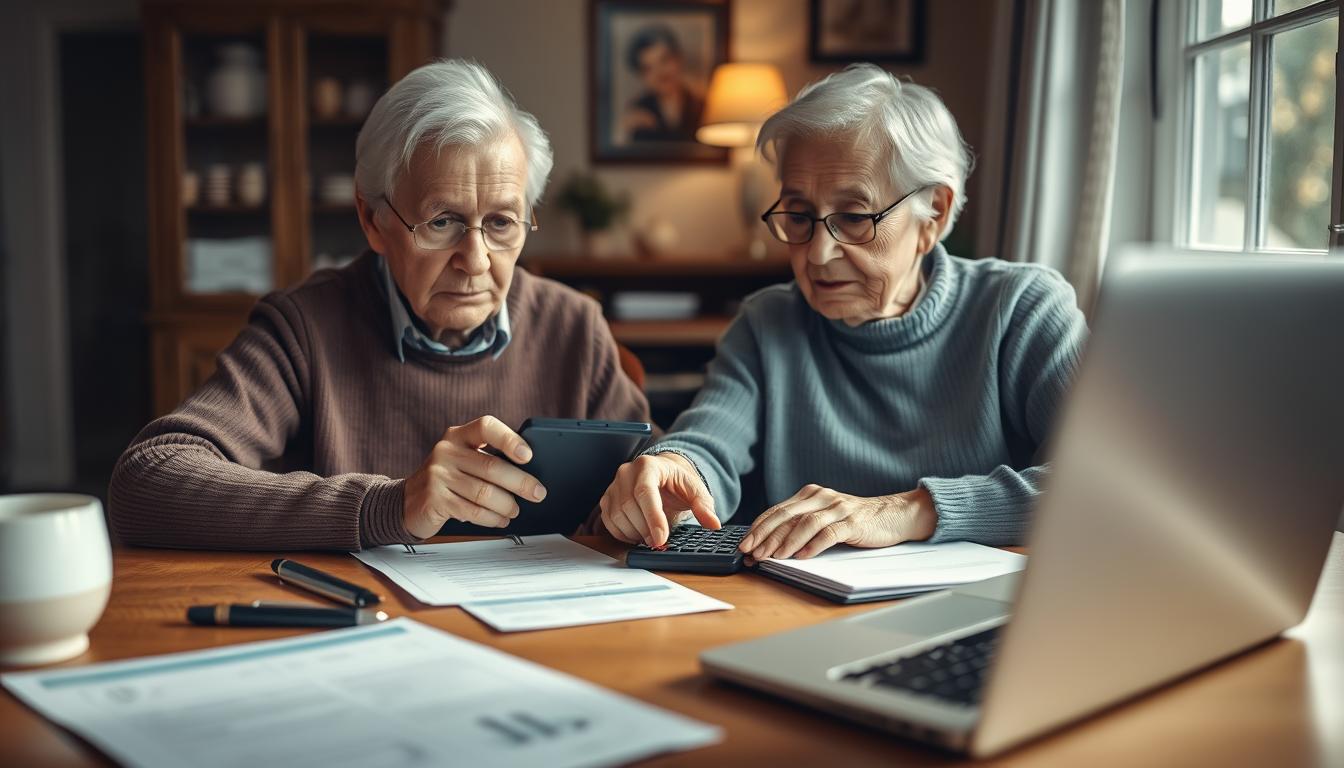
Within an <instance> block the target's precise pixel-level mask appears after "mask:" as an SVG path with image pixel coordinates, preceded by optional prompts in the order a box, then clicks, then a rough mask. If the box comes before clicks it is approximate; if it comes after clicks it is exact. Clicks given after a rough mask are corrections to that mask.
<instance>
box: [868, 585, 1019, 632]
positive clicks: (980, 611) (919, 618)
mask: <svg viewBox="0 0 1344 768" xmlns="http://www.w3.org/2000/svg"><path fill="white" fill-rule="evenodd" d="M1011 609H1012V606H1011V605H1010V604H1008V603H1004V602H1000V601H998V600H986V599H984V598H982V597H971V596H970V595H962V594H958V593H956V592H943V593H942V594H938V595H930V596H929V597H926V598H923V599H920V600H918V601H913V602H910V603H907V604H906V605H900V606H896V607H894V608H892V609H890V610H886V611H874V612H872V613H868V614H864V615H863V616H860V617H858V618H856V619H854V621H856V622H858V623H860V624H863V625H864V626H865V627H870V628H872V629H882V630H886V631H889V632H900V633H902V634H906V635H914V636H916V637H929V636H932V635H940V634H942V633H944V632H950V631H952V630H954V629H960V628H962V627H967V626H970V625H972V624H979V623H980V622H982V621H989V620H990V619H998V618H1005V617H1007V616H1008V614H1009V612H1010V610H1011Z"/></svg>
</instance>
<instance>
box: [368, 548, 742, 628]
mask: <svg viewBox="0 0 1344 768" xmlns="http://www.w3.org/2000/svg"><path fill="white" fill-rule="evenodd" d="M355 557H357V558H359V560H360V561H361V562H363V563H364V564H365V565H367V566H369V567H370V568H374V569H376V570H378V571H380V572H381V573H383V574H384V575H385V576H387V577H388V578H389V579H391V580H392V581H393V582H395V583H396V584H397V586H399V587H401V588H402V589H404V590H406V591H407V592H409V593H410V594H411V596H412V597H414V598H415V599H416V600H419V601H420V602H422V603H425V604H426V605H460V606H462V608H463V609H464V610H466V611H467V612H468V613H470V614H471V615H473V616H475V617H476V618H478V619H480V620H481V621H484V622H485V623H486V624H489V625H490V626H492V627H494V628H495V629H497V630H499V631H501V632H517V631H520V630H528V629H550V628H553V627H572V626H576V625H579V624H600V623H604V622H609V621H625V620H627V619H646V618H650V617H653V616H676V615H679V614H684V613H699V612H701V611H722V610H728V609H731V608H732V607H733V606H731V605H729V604H728V603H725V602H723V601H721V600H715V599H714V598H712V597H709V596H707V595H702V594H700V593H699V592H696V591H694V590H690V589H687V588H686V587H683V586H681V585H680V584H678V583H676V582H675V581H669V580H667V579H664V578H663V577H661V576H658V575H655V574H652V573H649V572H648V571H641V570H637V569H633V568H626V567H625V566H624V565H622V564H621V563H620V562H619V561H617V560H613V559H612V558H610V557H607V556H606V555H604V554H602V553H601V552H597V551H594V550H592V549H589V548H588V547H585V546H583V545H582V544H578V543H576V542H573V541H570V540H569V539H567V538H565V537H564V536H561V535H559V534H549V535H546V536H528V537H526V538H523V537H517V538H513V537H511V538H504V539H487V540H485V541H468V542H460V543H454V544H423V545H417V546H416V547H415V552H407V551H406V550H405V549H404V548H402V547H375V548H373V549H366V550H363V551H362V552H356V553H355Z"/></svg>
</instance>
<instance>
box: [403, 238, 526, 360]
mask: <svg viewBox="0 0 1344 768" xmlns="http://www.w3.org/2000/svg"><path fill="white" fill-rule="evenodd" d="M378 275H379V279H380V280H382V283H383V290H384V292H385V293H386V294H387V306H388V309H389V312H390V314H391V320H392V346H393V347H394V348H395V349H396V350H397V358H398V359H399V360H401V362H403V363H404V362H406V345H407V344H410V345H411V346H413V347H415V348H416V349H419V350H421V351H424V352H431V353H433V354H436V355H443V356H445V357H469V356H472V355H479V354H481V353H483V352H489V353H490V354H491V357H494V358H498V357H499V356H500V355H502V354H503V353H504V348H505V347H507V346H508V345H509V339H510V338H511V337H512V336H513V328H512V326H511V325H510V324H509V304H508V302H507V301H505V302H504V303H503V304H501V305H500V307H499V312H497V313H495V314H494V315H493V316H491V317H489V318H487V319H486V321H485V322H484V323H481V327H479V328H477V329H476V330H475V331H472V333H471V335H470V336H469V337H468V338H467V342H466V343H465V344H463V345H462V346H461V347H458V348H457V349H453V348H452V347H449V346H447V345H446V344H441V343H439V342H437V341H435V340H434V339H431V338H430V337H429V336H427V335H425V333H424V332H423V331H421V330H420V328H419V326H417V325H416V324H415V320H414V319H413V318H412V317H411V313H410V311H409V310H407V308H406V300H405V299H404V298H403V297H402V295H401V290H400V289H398V288H397V281H396V280H394V279H393V278H392V271H391V270H390V269H388V268H387V259H386V258H385V257H384V256H383V255H382V254H378Z"/></svg>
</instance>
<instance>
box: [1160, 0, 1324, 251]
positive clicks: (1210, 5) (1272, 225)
mask: <svg viewBox="0 0 1344 768" xmlns="http://www.w3.org/2000/svg"><path fill="white" fill-rule="evenodd" d="M1176 5H1177V6H1178V8H1177V10H1178V12H1179V16H1180V18H1178V19H1175V21H1177V22H1178V24H1179V33H1178V37H1177V38H1176V40H1178V41H1179V53H1178V55H1177V56H1176V57H1175V59H1176V60H1175V61H1174V62H1173V63H1174V64H1175V65H1176V67H1177V68H1178V70H1179V75H1180V78H1181V80H1180V82H1181V84H1182V89H1181V93H1180V96H1179V98H1178V99H1177V100H1176V102H1175V104H1176V105H1177V106H1178V109H1177V113H1178V114H1177V115H1176V117H1177V119H1176V121H1175V125H1176V128H1175V130H1176V131H1177V132H1178V134H1179V136H1178V138H1177V143H1178V149H1177V150H1176V157H1177V163H1176V168H1177V169H1179V170H1174V171H1172V172H1171V174H1172V175H1174V178H1172V177H1170V176H1168V178H1167V179H1166V181H1167V182H1168V183H1170V184H1172V185H1174V188H1175V191H1176V194H1175V199H1174V202H1175V204H1176V205H1175V208H1176V210H1175V220H1174V221H1173V223H1172V227H1171V232H1172V234H1173V236H1174V237H1175V239H1176V241H1177V242H1178V243H1179V244H1181V245H1184V246H1188V247H1191V248H1205V249H1233V250H1248V251H1296V252H1304V251H1316V252H1323V251H1325V250H1326V249H1327V248H1328V247H1329V245H1330V243H1331V234H1330V232H1331V225H1332V224H1336V225H1337V224H1339V223H1340V222H1341V221H1344V217H1341V215H1340V209H1341V205H1344V201H1342V200H1341V198H1342V197H1344V192H1341V190H1340V186H1341V183H1340V178H1341V175H1340V170H1339V167H1338V166H1339V165H1340V164H1341V163H1344V150H1342V149H1341V144H1344V138H1341V137H1344V126H1339V125H1337V123H1338V122H1340V121H1341V120H1340V117H1339V115H1340V110H1341V104H1342V103H1344V98H1341V95H1340V94H1341V82H1340V77H1339V75H1338V71H1339V69H1338V68H1339V66H1340V65H1339V64H1338V63H1337V54H1336V52H1337V51H1338V50H1339V47H1340V28H1339V27H1340V25H1339V21H1340V5H1341V3H1340V0H1324V1H1321V0H1317V1H1315V2H1313V1H1312V0H1177V2H1176ZM1168 18H1171V17H1170V16H1169V17H1168ZM1157 178H1158V179H1159V183H1161V180H1162V179H1163V176H1162V172H1161V169H1159V172H1158V175H1157ZM1334 242H1335V244H1336V245H1341V246H1344V234H1341V235H1337V236H1336V239H1335V241H1334Z"/></svg>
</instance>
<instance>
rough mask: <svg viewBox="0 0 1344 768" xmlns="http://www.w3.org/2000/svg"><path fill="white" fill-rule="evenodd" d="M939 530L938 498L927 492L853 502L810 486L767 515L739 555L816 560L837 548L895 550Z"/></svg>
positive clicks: (753, 527)
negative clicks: (818, 555)
mask: <svg viewBox="0 0 1344 768" xmlns="http://www.w3.org/2000/svg"><path fill="white" fill-rule="evenodd" d="M937 524H938V513H937V512H936V511H935V510H934V506H933V497H932V496H930V495H929V492H928V491H927V490H925V489H924V487H923V486H920V487H919V488H916V489H915V490H913V491H909V492H907V493H896V494H892V495H890V496H874V497H871V498H866V497H863V496H850V495H849V494H847V493H840V492H839V491H833V490H831V489H830V488H822V487H821V486H819V485H806V486H803V488H802V490H800V491H798V492H797V493H795V494H794V495H793V497H792V498H789V499H787V500H785V501H782V502H780V503H778V504H776V505H775V506H773V507H771V508H769V509H767V510H765V512H763V513H761V516H760V517H758V518H756V522H754V523H752V525H751V531H750V532H749V533H748V534H747V535H746V537H745V538H743V539H742V543H741V544H740V545H739V546H738V549H740V550H742V551H743V552H745V553H747V554H748V555H750V556H751V557H752V558H754V559H756V560H764V559H766V558H768V557H780V558H782V557H799V558H808V557H813V556H815V555H817V554H819V553H821V552H823V551H825V550H827V549H830V548H831V547H833V546H835V545H836V544H852V545H854V546H856V547H889V546H891V545H892V544H900V543H901V542H903V541H922V540H924V539H927V538H929V537H930V536H932V535H933V530H934V528H935V527H936V526H937Z"/></svg>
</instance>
